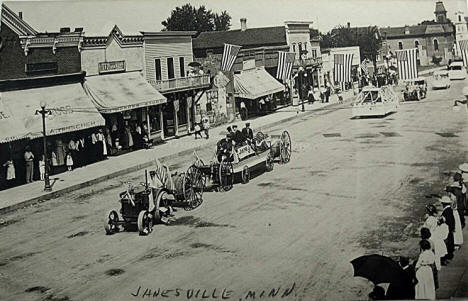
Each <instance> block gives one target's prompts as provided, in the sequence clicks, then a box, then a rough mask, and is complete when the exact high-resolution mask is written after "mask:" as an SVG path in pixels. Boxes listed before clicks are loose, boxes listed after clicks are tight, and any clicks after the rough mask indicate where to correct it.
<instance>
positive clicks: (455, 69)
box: [448, 61, 466, 80]
mask: <svg viewBox="0 0 468 301" xmlns="http://www.w3.org/2000/svg"><path fill="white" fill-rule="evenodd" d="M448 74H449V78H450V80H457V79H465V78H466V69H465V66H463V62H458V61H456V62H452V63H451V64H450V66H449V70H448Z"/></svg>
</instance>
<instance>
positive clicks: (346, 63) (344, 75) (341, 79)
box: [333, 53, 353, 83]
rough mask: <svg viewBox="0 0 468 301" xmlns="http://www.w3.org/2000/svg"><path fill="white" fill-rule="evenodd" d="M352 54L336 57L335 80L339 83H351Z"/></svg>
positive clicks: (336, 55) (341, 54)
mask: <svg viewBox="0 0 468 301" xmlns="http://www.w3.org/2000/svg"><path fill="white" fill-rule="evenodd" d="M352 64H353V54H352V53H338V54H335V56H334V69H333V79H334V81H335V82H338V83H347V82H351V81H352V79H351V66H352Z"/></svg>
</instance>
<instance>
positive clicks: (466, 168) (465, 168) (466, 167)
mask: <svg viewBox="0 0 468 301" xmlns="http://www.w3.org/2000/svg"><path fill="white" fill-rule="evenodd" d="M458 169H459V170H461V171H462V172H468V163H463V164H460V166H458Z"/></svg>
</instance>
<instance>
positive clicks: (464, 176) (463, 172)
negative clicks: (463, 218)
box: [458, 163, 468, 215]
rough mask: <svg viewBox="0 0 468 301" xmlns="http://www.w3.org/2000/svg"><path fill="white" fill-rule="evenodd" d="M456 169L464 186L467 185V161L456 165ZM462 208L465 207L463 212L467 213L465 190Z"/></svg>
mask: <svg viewBox="0 0 468 301" xmlns="http://www.w3.org/2000/svg"><path fill="white" fill-rule="evenodd" d="M458 169H459V170H460V172H461V176H462V182H463V184H464V185H465V187H468V163H463V164H461V165H460V166H458ZM464 208H465V212H464V213H463V214H464V215H468V197H467V195H466V192H465V200H464Z"/></svg>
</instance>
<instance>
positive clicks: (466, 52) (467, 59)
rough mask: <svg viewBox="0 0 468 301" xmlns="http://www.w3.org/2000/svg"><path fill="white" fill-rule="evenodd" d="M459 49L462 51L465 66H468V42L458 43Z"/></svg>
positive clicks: (461, 41)
mask: <svg viewBox="0 0 468 301" xmlns="http://www.w3.org/2000/svg"><path fill="white" fill-rule="evenodd" d="M458 47H459V49H460V54H461V56H462V58H463V66H465V67H466V66H468V40H460V41H458Z"/></svg>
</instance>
